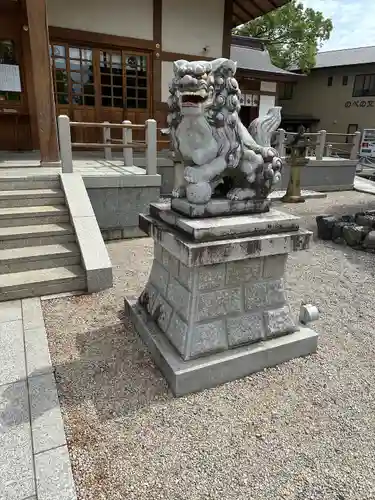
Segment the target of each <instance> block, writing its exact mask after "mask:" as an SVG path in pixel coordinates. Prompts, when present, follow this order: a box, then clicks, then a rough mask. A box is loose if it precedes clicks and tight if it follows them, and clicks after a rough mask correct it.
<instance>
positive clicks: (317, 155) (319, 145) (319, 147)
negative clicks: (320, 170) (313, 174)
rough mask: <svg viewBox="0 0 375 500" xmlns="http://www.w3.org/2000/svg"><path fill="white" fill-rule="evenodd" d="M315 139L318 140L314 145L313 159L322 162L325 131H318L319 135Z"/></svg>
mask: <svg viewBox="0 0 375 500" xmlns="http://www.w3.org/2000/svg"><path fill="white" fill-rule="evenodd" d="M317 137H318V139H319V142H318V143H317V145H316V149H315V158H316V159H317V160H323V156H324V150H325V147H326V138H327V131H326V130H320V131H319V135H318V136H317Z"/></svg>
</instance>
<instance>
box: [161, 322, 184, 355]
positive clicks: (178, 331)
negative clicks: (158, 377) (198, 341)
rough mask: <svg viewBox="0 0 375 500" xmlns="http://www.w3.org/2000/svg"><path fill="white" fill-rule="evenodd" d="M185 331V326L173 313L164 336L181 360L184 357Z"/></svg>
mask: <svg viewBox="0 0 375 500" xmlns="http://www.w3.org/2000/svg"><path fill="white" fill-rule="evenodd" d="M187 330H188V326H187V324H186V323H185V322H184V321H182V319H181V318H180V317H179V315H178V314H176V313H173V316H172V319H171V322H170V324H169V328H168V330H167V332H166V335H167V337H168V338H169V340H170V341H171V343H172V344H173V345H174V346H175V348H176V349H177V350H178V352H179V353H180V354H181V356H182V357H183V358H184V357H185V341H186V335H187Z"/></svg>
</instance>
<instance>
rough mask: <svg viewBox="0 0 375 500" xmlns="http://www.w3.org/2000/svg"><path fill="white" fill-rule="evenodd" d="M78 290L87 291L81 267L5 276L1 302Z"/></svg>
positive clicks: (1, 285)
mask: <svg viewBox="0 0 375 500" xmlns="http://www.w3.org/2000/svg"><path fill="white" fill-rule="evenodd" d="M78 290H86V274H85V271H84V270H83V268H82V267H81V266H67V267H54V268H51V269H43V270H40V269H37V270H33V271H25V272H22V273H10V274H3V275H2V276H1V281H0V302H1V301H5V300H14V299H24V298H26V297H40V296H42V295H51V294H56V293H64V292H75V291H78Z"/></svg>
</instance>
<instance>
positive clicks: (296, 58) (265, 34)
mask: <svg viewBox="0 0 375 500" xmlns="http://www.w3.org/2000/svg"><path fill="white" fill-rule="evenodd" d="M332 28H333V24H332V21H331V19H326V18H325V17H324V16H323V14H322V13H321V12H318V11H315V10H314V9H310V8H305V7H304V6H303V4H302V3H300V2H298V1H297V0H291V2H289V3H287V4H286V5H284V6H283V7H280V8H279V9H276V10H274V11H273V12H271V13H270V14H266V15H265V16H262V17H258V18H257V19H254V20H253V21H249V22H248V23H246V24H243V25H242V26H239V27H238V28H235V29H234V30H233V33H234V34H235V35H243V36H252V37H255V38H261V39H263V40H264V42H265V45H266V47H267V49H268V51H269V53H270V56H271V59H272V62H273V63H274V64H275V65H276V66H278V67H280V68H284V69H288V68H291V67H293V66H298V67H299V68H300V69H301V70H302V71H303V72H305V73H308V72H309V70H310V69H311V68H313V67H314V66H315V58H316V54H317V52H318V50H319V48H320V47H321V46H322V44H323V42H326V41H327V40H328V39H329V37H330V34H331V31H332Z"/></svg>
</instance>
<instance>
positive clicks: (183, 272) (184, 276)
mask: <svg viewBox="0 0 375 500" xmlns="http://www.w3.org/2000/svg"><path fill="white" fill-rule="evenodd" d="M193 273H194V270H193V269H192V268H191V267H186V266H185V265H184V264H182V262H180V269H179V273H178V277H179V281H181V283H182V284H183V285H185V286H186V287H187V288H188V289H189V290H191V289H192V287H193Z"/></svg>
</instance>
